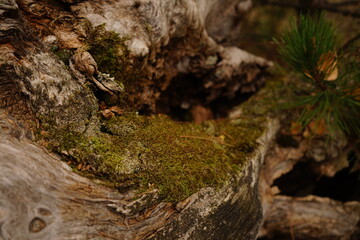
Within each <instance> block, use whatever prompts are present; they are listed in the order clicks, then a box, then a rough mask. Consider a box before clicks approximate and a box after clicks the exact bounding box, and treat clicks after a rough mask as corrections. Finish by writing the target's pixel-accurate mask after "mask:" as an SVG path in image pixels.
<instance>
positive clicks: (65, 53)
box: [52, 47, 73, 66]
mask: <svg viewBox="0 0 360 240" xmlns="http://www.w3.org/2000/svg"><path fill="white" fill-rule="evenodd" d="M52 51H53V53H54V54H55V55H56V56H57V57H58V58H59V59H60V60H61V61H62V62H63V63H64V64H65V65H66V66H69V64H70V63H69V62H70V58H71V56H72V54H73V53H72V51H71V50H70V49H66V48H63V49H61V48H59V47H54V49H52Z"/></svg>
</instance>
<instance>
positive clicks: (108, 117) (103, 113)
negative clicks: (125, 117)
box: [101, 109, 115, 120]
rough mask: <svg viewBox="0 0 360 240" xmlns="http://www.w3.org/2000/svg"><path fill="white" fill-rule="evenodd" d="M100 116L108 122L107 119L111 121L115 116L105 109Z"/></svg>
mask: <svg viewBox="0 0 360 240" xmlns="http://www.w3.org/2000/svg"><path fill="white" fill-rule="evenodd" d="M101 115H102V116H103V118H105V119H106V120H109V119H111V118H112V117H114V116H115V114H114V113H113V112H112V111H111V110H110V109H105V110H104V111H101Z"/></svg>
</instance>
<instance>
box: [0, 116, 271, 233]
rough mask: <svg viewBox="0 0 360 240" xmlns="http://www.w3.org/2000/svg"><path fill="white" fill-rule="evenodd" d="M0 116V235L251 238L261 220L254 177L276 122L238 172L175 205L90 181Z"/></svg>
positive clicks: (148, 195) (149, 194)
mask: <svg viewBox="0 0 360 240" xmlns="http://www.w3.org/2000/svg"><path fill="white" fill-rule="evenodd" d="M2 117H3V118H2V119H1V120H0V169H1V175H0V226H1V232H0V238H1V239H4V240H7V239H11V240H20V239H21V240H26V239H29V240H30V239H54V240H56V239H62V240H64V239H124V240H126V239H129V240H133V239H205V238H206V239H214V240H215V239H222V238H223V237H224V236H226V239H254V238H255V236H256V235H257V231H258V227H259V223H260V220H261V211H260V209H261V208H260V202H259V201H258V200H257V199H258V195H257V187H256V186H257V184H256V183H257V177H258V172H259V169H260V165H261V163H262V161H263V158H264V156H265V152H266V143H268V142H269V140H270V138H272V137H273V135H274V133H275V131H274V130H275V129H276V125H274V124H270V125H269V126H268V130H267V131H266V132H265V134H264V135H263V136H262V137H261V139H259V141H260V142H261V143H263V144H261V145H260V147H259V149H258V150H257V154H256V156H254V157H253V158H252V159H251V160H249V161H248V162H247V164H246V166H245V167H244V170H243V172H242V173H241V174H240V175H238V176H237V177H236V179H234V180H233V181H232V183H230V184H229V185H226V186H224V187H222V188H221V189H217V190H216V189H214V188H210V187H208V188H204V189H202V190H200V191H199V192H198V193H196V194H194V195H192V196H191V197H189V198H188V199H186V200H184V201H183V202H180V203H178V204H177V205H172V204H169V203H157V202H156V192H151V193H146V194H142V195H135V193H133V192H128V193H126V194H120V193H119V192H117V191H115V190H112V189H109V188H107V187H103V186H101V185H97V184H95V183H93V182H91V181H90V180H88V179H86V178H83V177H81V176H79V175H78V174H76V173H74V172H73V171H72V170H71V169H70V168H69V167H68V166H67V165H66V164H65V163H63V162H61V161H60V160H59V158H58V157H56V156H53V155H51V154H50V153H48V152H47V151H46V150H44V149H42V148H40V147H38V146H36V145H34V144H33V143H32V142H31V141H30V140H28V139H26V138H25V136H26V134H25V133H24V131H23V129H22V128H21V126H20V125H18V124H17V122H16V121H15V120H13V119H11V118H9V117H4V115H2Z"/></svg>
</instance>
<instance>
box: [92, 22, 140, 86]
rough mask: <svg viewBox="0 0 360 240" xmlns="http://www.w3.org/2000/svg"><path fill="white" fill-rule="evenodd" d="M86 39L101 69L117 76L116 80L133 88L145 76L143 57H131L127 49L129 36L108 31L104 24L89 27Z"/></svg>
mask: <svg viewBox="0 0 360 240" xmlns="http://www.w3.org/2000/svg"><path fill="white" fill-rule="evenodd" d="M88 31H89V34H88V38H87V41H86V44H87V47H88V51H89V52H90V53H91V55H92V56H93V57H94V59H95V61H96V62H97V64H98V67H99V70H100V71H101V72H104V73H109V74H110V75H111V76H113V77H115V81H117V82H118V83H119V84H123V85H124V86H125V89H131V88H132V87H133V86H135V83H136V82H138V79H140V78H142V77H143V74H142V73H141V69H142V65H143V62H142V59H141V58H132V57H130V51H129V50H128V49H127V46H126V41H127V40H129V39H128V38H127V37H120V36H119V35H118V34H117V33H116V32H113V31H106V30H105V26H104V25H100V26H97V27H95V28H91V27H89V30H88Z"/></svg>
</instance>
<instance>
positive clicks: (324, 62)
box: [317, 52, 339, 81]
mask: <svg viewBox="0 0 360 240" xmlns="http://www.w3.org/2000/svg"><path fill="white" fill-rule="evenodd" d="M336 58H337V56H336V53H334V52H327V53H323V54H322V55H321V56H320V59H319V61H318V64H317V65H318V67H317V68H318V70H319V71H320V72H322V73H323V74H324V75H325V77H324V80H326V81H334V80H336V79H337V78H338V75H339V71H338V68H337V60H336Z"/></svg>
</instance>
